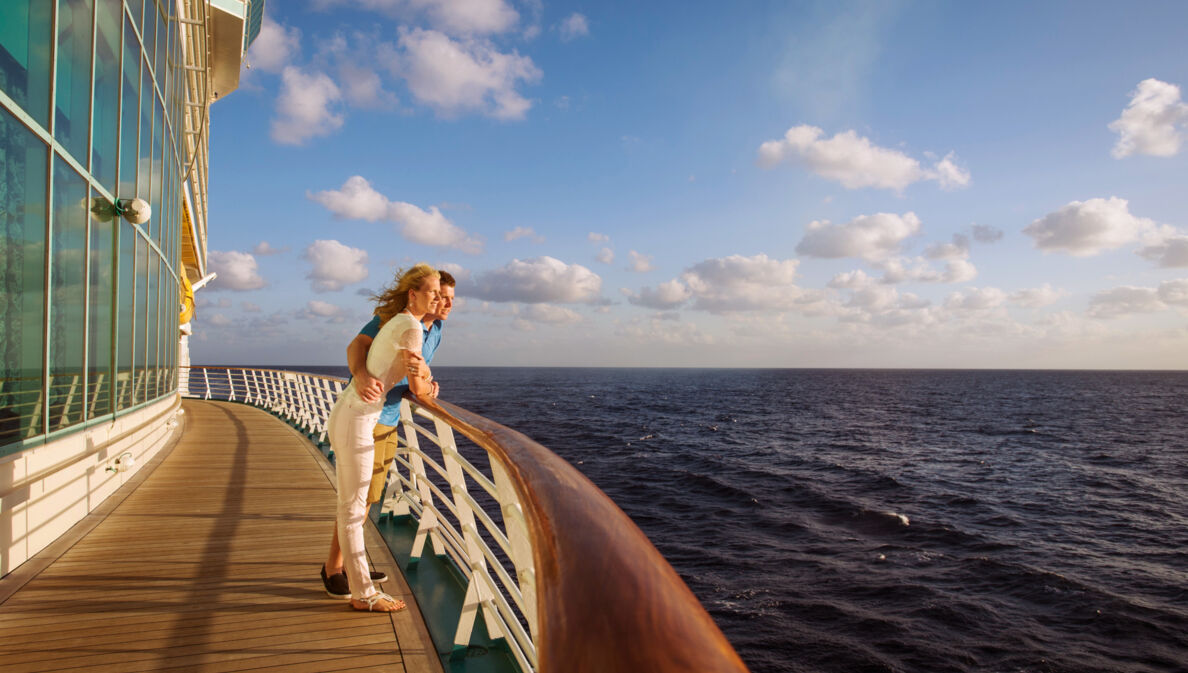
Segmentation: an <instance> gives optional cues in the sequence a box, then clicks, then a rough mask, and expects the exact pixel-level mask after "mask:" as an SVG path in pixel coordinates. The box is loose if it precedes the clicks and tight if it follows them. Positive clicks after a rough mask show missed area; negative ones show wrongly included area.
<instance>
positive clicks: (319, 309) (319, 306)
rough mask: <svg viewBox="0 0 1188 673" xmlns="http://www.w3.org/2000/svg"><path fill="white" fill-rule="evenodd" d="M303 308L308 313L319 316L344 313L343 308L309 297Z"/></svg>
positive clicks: (336, 315) (325, 316) (331, 316)
mask: <svg viewBox="0 0 1188 673" xmlns="http://www.w3.org/2000/svg"><path fill="white" fill-rule="evenodd" d="M305 310H306V311H307V312H308V313H309V314H310V315H315V316H317V317H319V318H335V317H338V316H340V315H342V314H343V313H344V311H343V309H342V308H341V307H339V306H337V305H335V304H331V303H328V302H324V301H318V300H317V299H311V300H310V301H309V302H308V303H307V304H306V305H305Z"/></svg>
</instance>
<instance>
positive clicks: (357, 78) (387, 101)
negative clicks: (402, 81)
mask: <svg viewBox="0 0 1188 673" xmlns="http://www.w3.org/2000/svg"><path fill="white" fill-rule="evenodd" d="M338 81H339V82H340V83H341V84H342V93H343V95H344V96H345V97H346V100H347V102H349V103H350V104H351V105H354V106H355V107H360V108H369V109H373V110H385V109H391V108H395V107H396V106H397V105H398V104H399V103H400V101H399V100H398V99H397V98H396V94H394V93H392V92H391V91H388V90H387V89H385V88H384V83H383V80H381V79H380V76H379V73H377V72H376V71H375V70H372V69H371V68H369V67H364V66H361V65H359V63H358V62H357V61H353V60H351V59H350V58H349V57H347V58H341V59H340V60H339V62H338Z"/></svg>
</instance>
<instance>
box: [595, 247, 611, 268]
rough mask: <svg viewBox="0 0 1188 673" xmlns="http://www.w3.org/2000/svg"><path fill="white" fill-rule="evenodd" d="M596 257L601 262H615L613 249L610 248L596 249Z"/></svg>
mask: <svg viewBox="0 0 1188 673" xmlns="http://www.w3.org/2000/svg"><path fill="white" fill-rule="evenodd" d="M596 259H598V261H600V262H602V263H603V264H613V263H614V262H615V251H614V250H611V249H610V248H603V249H601V250H599V251H598V255H597V257H596Z"/></svg>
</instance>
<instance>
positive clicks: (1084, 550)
mask: <svg viewBox="0 0 1188 673" xmlns="http://www.w3.org/2000/svg"><path fill="white" fill-rule="evenodd" d="M307 369H308V368H307ZM322 371H323V372H325V371H326V370H325V369H323V370H322ZM434 373H435V375H436V377H437V379H438V380H439V381H440V382H441V385H442V397H443V398H444V399H447V400H449V401H451V402H454V403H455V404H459V405H461V406H463V407H465V408H467V409H470V410H471V411H474V412H477V413H479V414H482V415H484V416H487V417H488V418H491V419H492V420H495V421H498V422H500V423H503V424H504V425H507V426H510V427H513V428H516V429H517V430H520V431H522V432H524V433H525V434H527V435H529V436H531V437H532V438H534V439H536V440H537V441H539V442H541V443H542V444H544V445H545V446H548V447H549V448H551V449H553V450H554V451H556V452H557V453H558V454H560V455H561V456H562V457H564V458H566V459H568V460H569V461H570V462H572V463H573V464H574V465H576V466H577V468H578V469H580V470H581V471H582V472H583V473H585V474H586V476H588V477H589V478H590V479H591V480H592V481H594V483H596V484H597V485H598V486H599V487H601V488H602V489H603V490H604V491H606V493H607V494H608V495H610V496H611V498H613V499H614V500H615V502H617V503H618V504H619V505H620V506H621V507H622V508H623V509H624V510H625V511H626V512H627V513H628V514H629V515H630V516H631V517H632V518H633V519H634V520H635V522H636V523H637V524H638V525H639V526H640V528H642V529H643V531H644V532H645V533H647V535H648V536H649V537H650V538H651V540H652V542H653V543H654V544H655V545H656V547H657V548H658V549H659V550H660V551H661V552H662V553H663V554H664V556H665V557H666V558H668V560H669V562H670V563H672V565H673V567H674V568H676V569H677V571H678V572H679V573H680V574H681V576H682V577H683V578H684V579H685V581H686V582H687V583H688V585H689V586H690V588H691V589H692V590H693V592H694V593H695V594H696V595H697V596H698V597H699V598H700V599H701V601H702V603H703V604H704V605H705V606H706V608H707V609H708V610H709V612H710V614H711V615H713V617H714V619H715V620H716V621H717V623H718V625H719V626H720V627H721V628H722V630H723V631H724V632H725V633H726V636H727V637H728V638H729V639H730V641H731V642H732V643H733V644H734V646H735V647H736V649H737V650H738V652H739V654H740V655H741V656H742V658H743V660H744V661H745V662H746V663H747V665H748V666H749V667H750V668H751V670H752V671H755V673H762V672H774V671H831V672H832V671H836V672H838V673H841V672H846V673H851V672H858V671H911V672H925V671H928V672H932V671H971V672H972V671H987V672H989V671H994V672H999V671H1001V672H1009V671H1028V672H1030V671H1036V672H1068V673H1090V672H1095V671H1102V672H1104V671H1110V672H1114V671H1135V672H1138V671H1144V672H1145V671H1188V503H1186V500H1188V413H1186V412H1188V373H1142V372H1022V371H887V370H871V371H864V370H688V369H642V370H639V369H637V370H631V369H568V368H541V369H511V368H469V367H452V368H451V367H440V368H435V369H434Z"/></svg>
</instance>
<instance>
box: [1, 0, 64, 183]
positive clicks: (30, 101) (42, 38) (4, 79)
mask: <svg viewBox="0 0 1188 673" xmlns="http://www.w3.org/2000/svg"><path fill="white" fill-rule="evenodd" d="M53 12H54V6H53V3H52V2H45V0H4V1H3V2H0V89H3V90H4V93H6V94H8V96H9V97H10V98H12V99H13V100H14V101H16V103H17V105H20V106H21V107H22V108H24V110H25V112H27V113H28V114H29V116H30V117H32V118H33V119H35V120H36V121H37V123H38V124H41V126H42V127H43V128H46V129H48V128H49V104H50V103H49V99H50V46H51V45H52V44H53V42H52V37H53V33H52V31H53ZM42 182H45V180H42Z"/></svg>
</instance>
